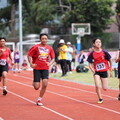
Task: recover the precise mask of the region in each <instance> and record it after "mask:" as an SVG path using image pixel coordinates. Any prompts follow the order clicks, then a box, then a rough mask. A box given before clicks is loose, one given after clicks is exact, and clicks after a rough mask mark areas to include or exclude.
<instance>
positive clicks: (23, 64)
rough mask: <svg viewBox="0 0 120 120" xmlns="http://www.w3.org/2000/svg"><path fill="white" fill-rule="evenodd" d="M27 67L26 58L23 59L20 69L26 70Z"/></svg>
mask: <svg viewBox="0 0 120 120" xmlns="http://www.w3.org/2000/svg"><path fill="white" fill-rule="evenodd" d="M27 69H28V64H27V60H24V61H23V63H22V70H27Z"/></svg>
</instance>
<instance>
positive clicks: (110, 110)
mask: <svg viewBox="0 0 120 120" xmlns="http://www.w3.org/2000/svg"><path fill="white" fill-rule="evenodd" d="M8 80H9V81H11V82H15V83H18V84H21V85H24V86H28V87H32V86H30V85H27V84H25V83H21V82H18V81H14V80H11V79H8ZM47 92H49V93H51V94H55V95H58V96H62V97H64V98H67V99H70V100H73V101H76V102H79V103H83V104H86V105H89V106H93V107H96V108H100V109H103V110H106V111H109V112H113V113H116V114H120V112H118V111H115V110H112V109H108V108H105V107H101V106H98V105H95V104H91V103H88V102H85V101H82V100H78V99H75V98H72V97H68V96H65V95H62V94H58V93H55V92H52V91H49V90H47Z"/></svg>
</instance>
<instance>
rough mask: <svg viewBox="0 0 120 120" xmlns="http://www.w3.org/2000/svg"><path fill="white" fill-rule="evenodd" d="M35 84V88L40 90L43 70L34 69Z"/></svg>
mask: <svg viewBox="0 0 120 120" xmlns="http://www.w3.org/2000/svg"><path fill="white" fill-rule="evenodd" d="M33 78H34V80H33V86H34V89H35V90H38V89H39V88H40V78H41V72H40V70H35V69H34V70H33Z"/></svg>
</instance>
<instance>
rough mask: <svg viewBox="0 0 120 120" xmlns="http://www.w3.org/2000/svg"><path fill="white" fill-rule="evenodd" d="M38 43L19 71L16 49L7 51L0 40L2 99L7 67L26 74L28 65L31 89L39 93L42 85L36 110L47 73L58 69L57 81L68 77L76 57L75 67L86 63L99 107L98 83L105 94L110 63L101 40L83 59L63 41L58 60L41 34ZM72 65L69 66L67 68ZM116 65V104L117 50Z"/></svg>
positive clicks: (44, 86)
mask: <svg viewBox="0 0 120 120" xmlns="http://www.w3.org/2000/svg"><path fill="white" fill-rule="evenodd" d="M39 39H40V44H37V45H34V46H33V47H32V48H30V50H29V51H28V53H27V60H24V61H23V64H22V67H20V63H19V62H20V56H19V50H18V48H16V49H15V51H11V50H10V49H9V48H8V47H6V45H5V43H6V39H5V38H4V37H3V38H0V81H2V85H3V95H6V94H7V73H8V70H9V63H11V69H12V70H13V72H14V73H16V72H20V70H21V69H22V70H27V69H28V63H27V61H28V62H29V65H30V67H31V68H32V69H33V87H34V89H35V90H39V88H40V81H42V87H41V90H40V94H39V97H38V99H37V101H36V104H37V105H38V106H42V105H43V104H42V102H41V101H42V98H43V96H44V94H45V91H46V89H47V85H48V79H49V72H52V73H56V72H57V71H58V68H59V69H61V72H62V75H61V77H64V76H66V75H68V73H70V74H72V70H73V69H75V68H76V62H75V61H76V60H75V59H76V55H77V56H78V63H79V64H84V61H85V59H87V61H88V65H89V68H90V70H91V71H92V73H93V77H94V82H95V88H96V93H97V96H98V99H99V100H98V103H103V97H102V95H101V90H100V83H101V84H102V88H103V90H107V88H108V74H110V76H112V59H111V55H110V54H109V52H107V51H106V50H103V49H102V42H101V40H100V39H99V38H96V39H94V40H93V47H92V48H91V49H89V53H88V55H87V58H86V56H85V55H84V51H83V50H80V51H79V52H78V51H77V50H76V48H75V45H72V44H71V42H69V41H68V42H67V43H65V41H64V39H60V41H59V44H58V46H57V49H56V51H57V52H58V56H57V57H56V56H55V53H54V52H55V51H54V50H53V48H52V47H51V46H49V45H48V44H47V41H48V35H47V34H46V33H42V34H40V37H39ZM56 59H57V60H56ZM10 61H11V62H10ZM55 61H56V62H55ZM72 62H73V64H71V63H72ZM116 62H118V79H119V95H118V100H120V50H119V51H117V56H116ZM58 66H59V67H58ZM50 68H51V70H50ZM108 71H109V72H108Z"/></svg>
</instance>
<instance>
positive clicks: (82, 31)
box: [77, 28, 85, 37]
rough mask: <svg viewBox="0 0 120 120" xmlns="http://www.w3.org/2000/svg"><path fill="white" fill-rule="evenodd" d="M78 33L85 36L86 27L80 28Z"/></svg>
mask: <svg viewBox="0 0 120 120" xmlns="http://www.w3.org/2000/svg"><path fill="white" fill-rule="evenodd" d="M77 34H78V35H80V36H81V37H83V36H84V35H85V28H78V31H77Z"/></svg>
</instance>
